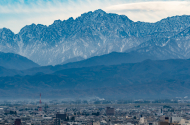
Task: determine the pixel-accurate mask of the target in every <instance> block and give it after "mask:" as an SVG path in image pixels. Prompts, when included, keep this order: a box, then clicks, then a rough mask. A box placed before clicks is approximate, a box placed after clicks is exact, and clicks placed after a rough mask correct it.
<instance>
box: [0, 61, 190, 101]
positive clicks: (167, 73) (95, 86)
mask: <svg viewBox="0 0 190 125" xmlns="http://www.w3.org/2000/svg"><path fill="white" fill-rule="evenodd" d="M89 64H90V63H89ZM189 64H190V60H184V59H170V60H154V61H153V60H145V61H143V62H139V63H123V64H118V65H107V66H105V65H99V66H90V67H78V68H77V66H76V65H75V66H76V67H75V68H65V69H61V68H59V69H58V67H51V71H52V72H51V73H50V72H49V73H45V72H44V73H43V72H38V73H36V74H34V75H23V76H21V75H15V76H6V77H0V86H1V89H0V93H1V95H0V96H1V97H5V96H6V97H27V98H28V97H32V96H35V95H36V93H40V92H41V93H43V94H44V97H46V98H50V97H52V98H53V97H57V98H58V97H60V98H63V97H64V98H69V97H73V98H74V97H75V98H85V97H97V96H98V97H102V98H112V99H124V98H125V99H139V98H145V99H152V98H174V97H179V96H188V95H189V94H190V84H189V83H190V65H189ZM63 66H64V65H63ZM45 68H47V67H45ZM41 70H42V69H41ZM21 73H23V71H21Z"/></svg>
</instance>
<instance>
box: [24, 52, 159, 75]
mask: <svg viewBox="0 0 190 125" xmlns="http://www.w3.org/2000/svg"><path fill="white" fill-rule="evenodd" d="M150 58H151V59H154V60H156V59H157V58H155V57H154V56H149V55H147V54H141V53H137V52H130V53H118V52H112V53H110V54H105V55H102V56H94V57H91V58H89V59H86V60H82V61H78V62H72V63H67V64H63V65H56V66H43V67H37V68H31V69H27V70H23V71H22V72H23V75H34V74H36V73H44V74H51V73H54V72H56V71H59V70H62V69H70V68H82V67H91V66H100V65H105V66H109V65H118V64H122V63H136V62H141V61H143V60H146V59H150Z"/></svg>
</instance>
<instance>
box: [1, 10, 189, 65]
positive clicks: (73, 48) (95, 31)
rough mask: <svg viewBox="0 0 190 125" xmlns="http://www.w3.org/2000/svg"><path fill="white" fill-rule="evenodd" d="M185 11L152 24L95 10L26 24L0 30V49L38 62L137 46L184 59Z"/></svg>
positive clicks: (57, 61)
mask: <svg viewBox="0 0 190 125" xmlns="http://www.w3.org/2000/svg"><path fill="white" fill-rule="evenodd" d="M189 42H190V16H186V15H184V16H174V17H168V18H166V19H163V20H161V21H159V22H156V23H145V22H133V21H132V20H130V19H129V18H128V17H127V16H124V15H117V14H111V13H106V12H104V11H103V10H96V11H94V12H88V13H84V14H82V15H81V16H80V17H78V18H76V19H73V18H69V19H68V20H64V21H61V20H56V21H54V23H53V24H52V25H50V26H45V25H41V24H38V25H35V24H32V25H27V26H25V27H23V28H22V29H21V30H20V32H19V33H18V34H14V33H13V32H12V31H10V30H9V29H6V28H3V29H1V30H0V51H2V52H14V53H17V54H20V55H22V56H25V57H27V58H29V59H31V60H33V61H34V62H36V63H38V64H40V65H56V64H60V63H63V62H64V61H67V60H72V58H84V59H86V58H89V57H92V56H97V55H103V54H108V53H111V52H113V51H116V52H130V51H137V52H141V53H148V54H150V55H155V56H156V57H158V58H159V59H168V58H190V53H189V52H190V43H189Z"/></svg>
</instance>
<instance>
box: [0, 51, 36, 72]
mask: <svg viewBox="0 0 190 125" xmlns="http://www.w3.org/2000/svg"><path fill="white" fill-rule="evenodd" d="M0 66H2V67H5V68H7V69H17V70H24V69H29V68H33V67H39V65H38V64H36V63H34V62H33V61H31V60H29V59H27V58H26V57H23V56H20V55H18V54H13V53H3V52H0Z"/></svg>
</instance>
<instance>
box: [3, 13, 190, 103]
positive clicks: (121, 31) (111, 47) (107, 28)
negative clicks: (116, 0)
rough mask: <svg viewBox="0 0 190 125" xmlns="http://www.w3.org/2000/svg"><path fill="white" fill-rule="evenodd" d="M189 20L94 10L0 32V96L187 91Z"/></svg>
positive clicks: (109, 95)
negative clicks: (139, 18)
mask: <svg viewBox="0 0 190 125" xmlns="http://www.w3.org/2000/svg"><path fill="white" fill-rule="evenodd" d="M189 58H190V16H188V15H183V16H174V17H168V18H166V19H162V20H160V21H158V22H156V23H146V22H134V21H132V20H130V19H129V18H128V17H127V16H125V15H117V14H112V13H106V12H104V11H103V10H96V11H94V12H88V13H84V14H82V15H81V16H80V17H78V18H76V19H73V18H69V19H68V20H64V21H61V20H56V21H54V23H53V24H52V25H49V26H45V25H41V24H37V25H36V24H32V25H27V26H25V27H23V28H22V29H21V30H20V32H19V33H18V34H14V33H13V32H12V31H11V30H9V29H7V28H3V29H0V97H27V98H28V97H31V96H34V95H36V94H35V93H43V94H44V95H46V97H52V98H54V97H75V98H83V97H94V96H98V97H102V98H116V99H120V98H128V99H138V98H173V97H176V96H187V95H189V94H190V84H189V83H190V75H189V74H190V65H189V64H190V60H189Z"/></svg>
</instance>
